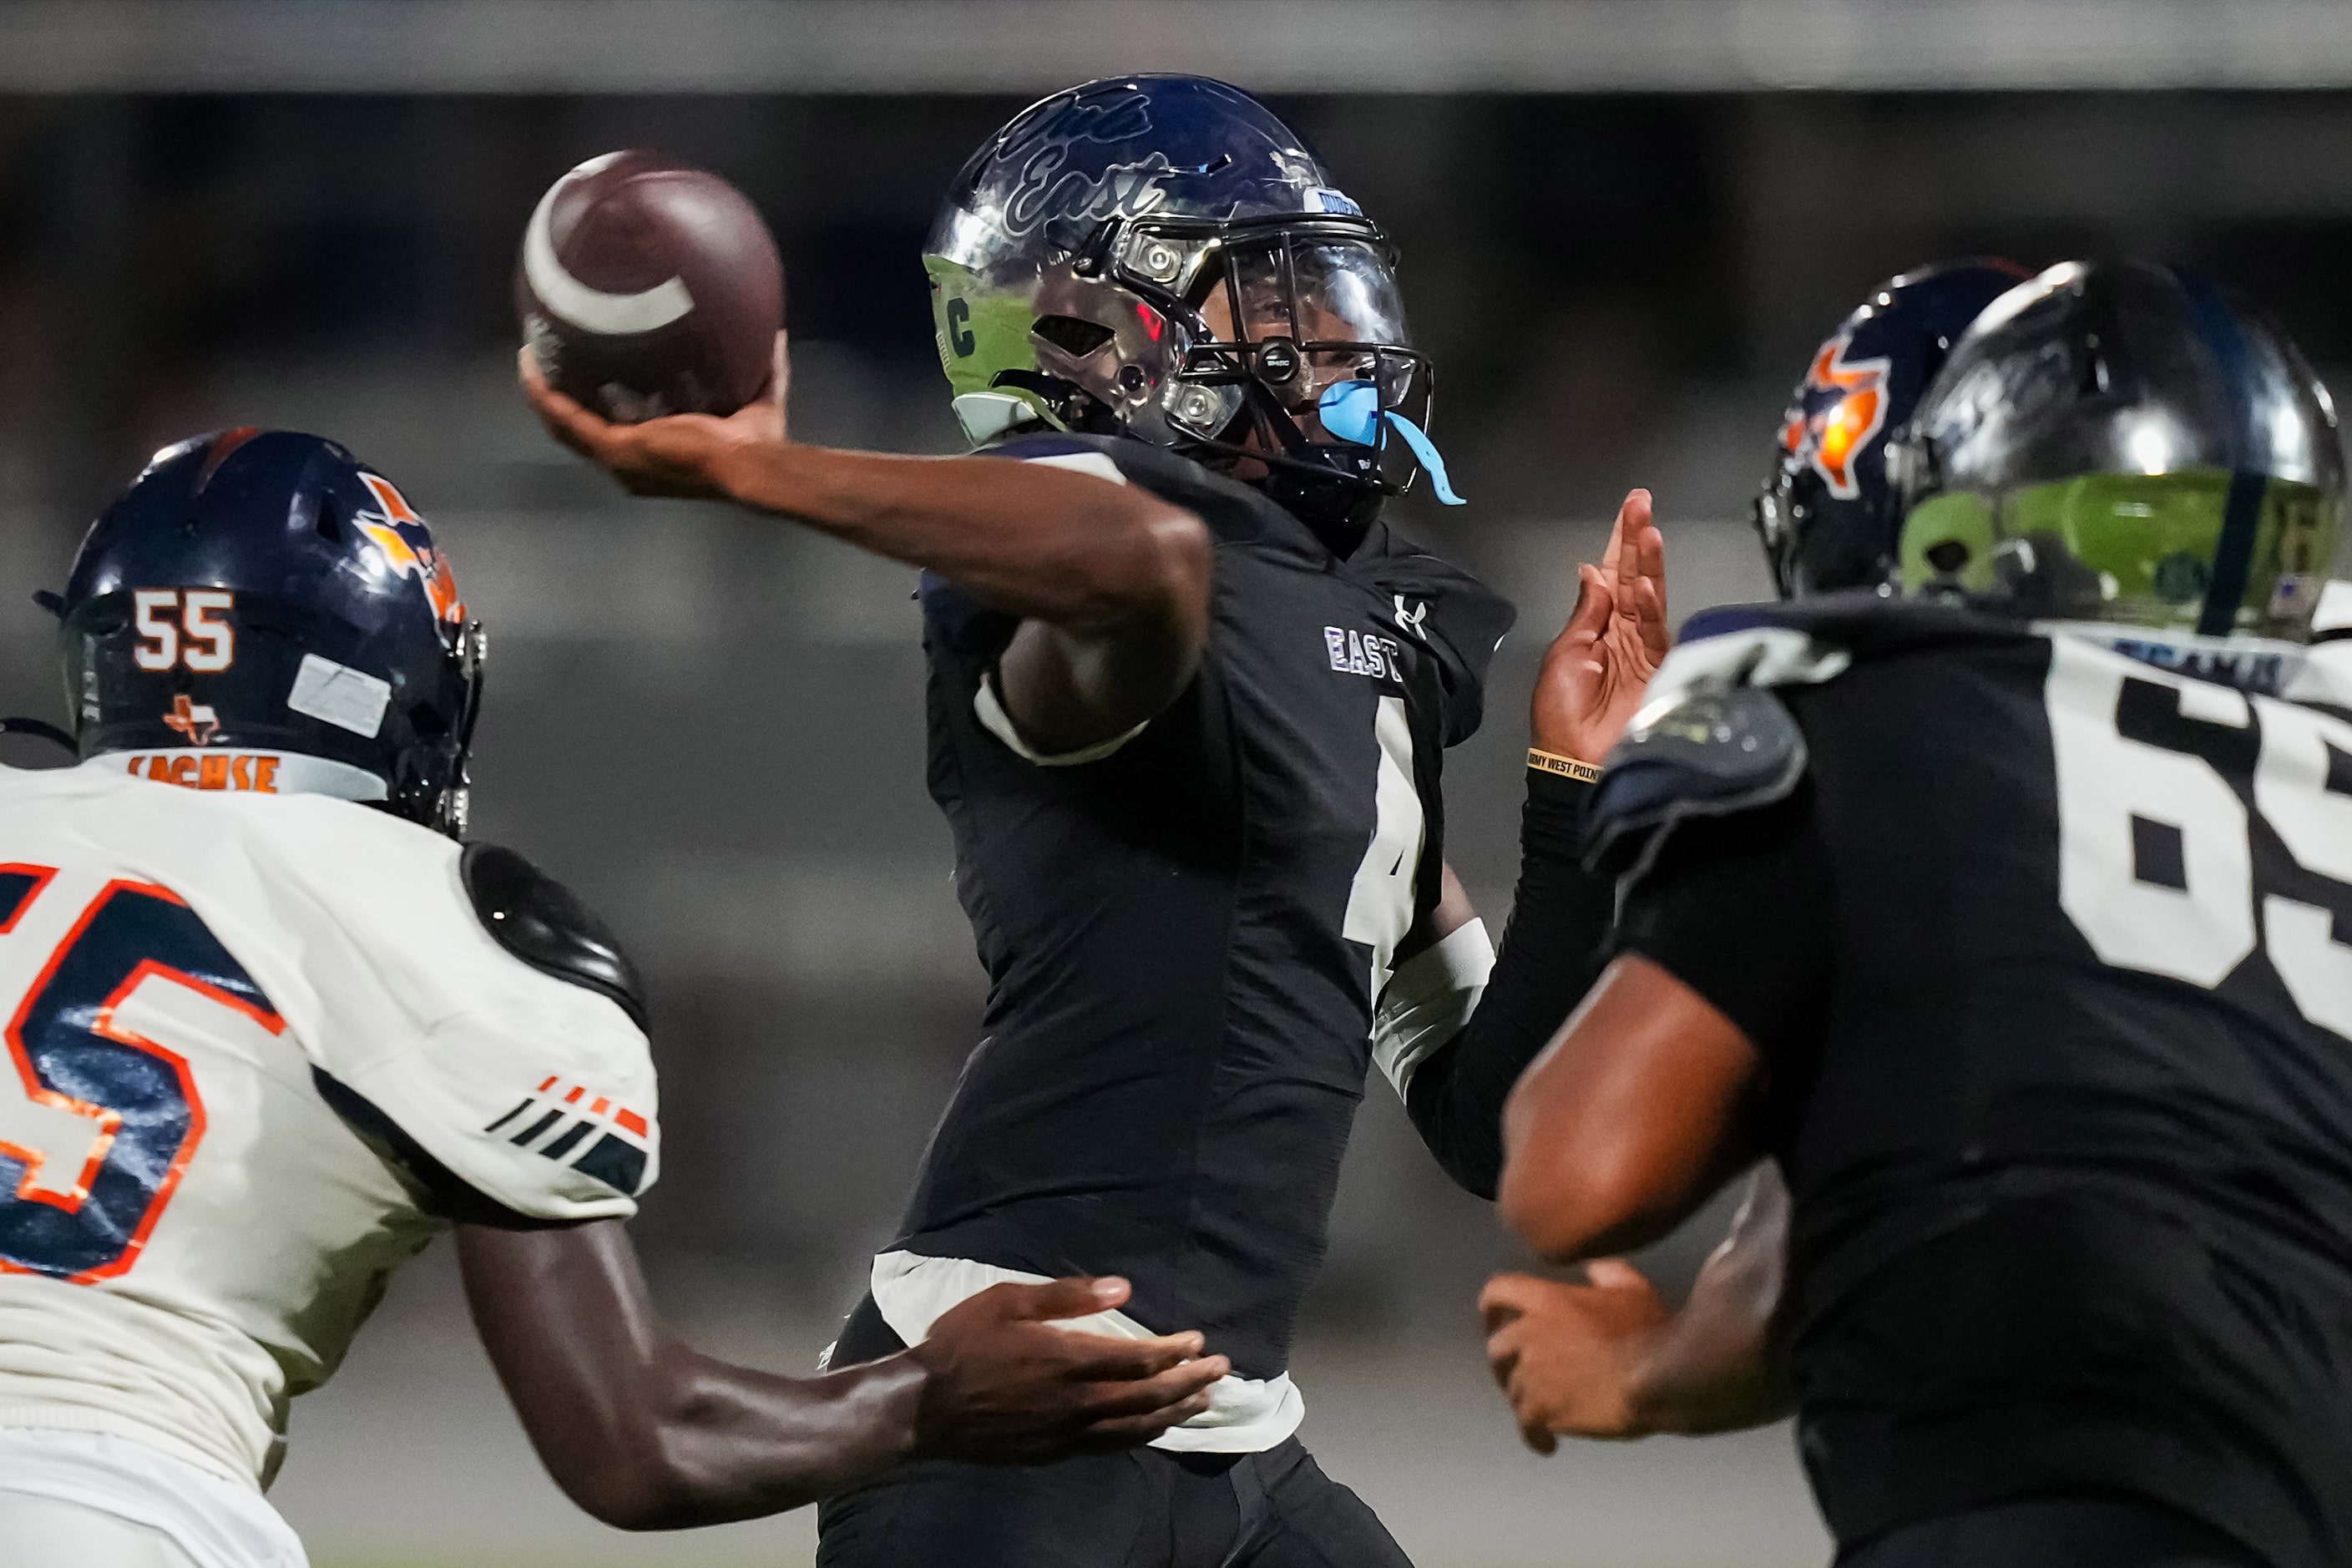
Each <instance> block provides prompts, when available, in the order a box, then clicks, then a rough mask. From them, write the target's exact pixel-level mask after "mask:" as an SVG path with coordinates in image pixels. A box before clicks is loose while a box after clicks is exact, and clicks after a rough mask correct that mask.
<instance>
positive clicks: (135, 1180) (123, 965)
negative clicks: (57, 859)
mask: <svg viewBox="0 0 2352 1568" xmlns="http://www.w3.org/2000/svg"><path fill="white" fill-rule="evenodd" d="M56 877H57V871H56V870H55V869H54V868H50V867H46V866H23V865H6V866H0V939H6V940H9V941H21V940H24V939H23V937H22V935H20V934H19V931H20V928H21V927H22V926H23V924H24V921H25V919H26V915H27V914H28V913H30V912H31V910H33V908H34V906H35V904H36V903H37V901H38V900H40V898H41V896H42V895H43V893H45V892H46V891H47V889H48V887H49V884H50V883H51V881H53V880H54V879H56ZM50 929H54V927H52V928H50ZM26 967H29V964H27V965H26ZM8 968H9V970H11V971H13V972H16V973H22V970H21V969H20V968H19V966H17V965H16V964H14V963H11V964H9V965H8ZM213 1007H226V1008H229V1009H231V1010H233V1011H234V1012H235V1013H236V1014H240V1015H242V1016H244V1017H245V1018H246V1019H249V1020H251V1021H252V1022H253V1023H256V1024H258V1025H259V1026H261V1027H262V1028H264V1029H266V1030H268V1032H269V1033H271V1034H277V1033H278V1032H279V1031H280V1030H282V1029H284V1028H285V1027H286V1024H285V1020H284V1019H282V1018H280V1017H279V1016H278V1011H277V1009H276V1008H274V1007H272V1006H271V1005H270V1003H269V998H268V997H267V996H264V995H263V994H261V990H260V988H259V987H258V986H257V985H255V984H254V983H253V981H252V979H251V977H250V976H248V975H247V973H245V971H244V970H243V969H242V968H241V967H239V966H238V964H237V963H236V960H235V959H233V958H231V957H230V956H229V955H228V953H227V952H226V950H225V949H224V948H222V946H221V944H220V942H219V941H218V940H217V939H215V937H214V935H213V933H212V932H211V931H208V930H206V929H205V923H204V921H201V920H199V919H197V918H196V914H195V911H194V910H191V909H190V908H188V906H187V904H186V903H185V902H184V900H182V899H181V898H180V896H179V895H178V894H176V893H174V892H173V891H172V890H171V889H167V888H163V887H159V886H157V885H155V884H154V883H152V882H134V881H117V882H110V883H109V884H107V886H106V887H105V889H103V890H101V891H100V893H99V894H98V896H97V897H96V898H94V899H92V900H90V901H89V903H88V904H87V905H86V906H84V907H83V908H82V910H81V911H80V913H79V916H78V917H77V918H75V919H74V921H73V922H72V925H71V927H70V928H69V929H68V931H66V932H65V934H64V936H63V937H62V938H61V939H60V940H58V942H57V944H56V946H55V947H54V948H53V949H51V950H50V952H48V955H47V959H46V960H45V961H43V962H41V963H40V965H39V968H38V970H37V973H36V974H35V977H34V978H33V980H32V982H31V984H28V985H27V986H26V988H25V993H24V994H23V996H22V997H21V998H19V999H18V1001H17V1003H16V1008H15V1010H14V1012H13V1013H12V1014H11V1015H10V1016H9V1018H8V1026H7V1031H6V1040H7V1047H8V1057H9V1067H8V1068H0V1270H5V1271H8V1272H14V1273H30V1274H46V1275H48V1276H51V1277H52V1278H57V1279H69V1280H72V1281H73V1282H75V1283H77V1284H87V1283H89V1281H91V1280H96V1279H108V1278H110V1277H111V1276H113V1275H117V1274H120V1273H121V1272H122V1271H123V1270H125V1269H127V1268H130V1267H131V1264H132V1263H134V1262H135V1261H137V1259H138V1257H139V1249H140V1248H141V1247H142V1246H143V1245H145V1243H146V1240H147V1237H148V1234H149V1233H150V1232H151V1231H152V1230H153V1229H154V1228H155V1222H156V1221H157V1220H158V1219H159V1218H161V1217H162V1216H163V1210H164V1207H165V1205H168V1204H170V1202H171V1201H172V1194H173V1189H175V1188H176V1187H177V1186H178V1185H179V1182H180V1177H181V1175H182V1173H184V1172H185V1171H186V1170H187V1168H188V1162H189V1161H190V1160H192V1159H194V1157H195V1152H196V1146H197V1145H198V1144H199V1143H201V1142H203V1141H204V1136H205V1104H204V1100H203V1098H202V1097H201V1096H199V1095H198V1094H197V1092H196V1082H195V1078H194V1074H193V1073H191V1072H190V1071H189V1068H188V1064H187V1061H186V1059H185V1058H183V1057H181V1056H180V1055H179V1054H178V1053H177V1052H175V1051H173V1050H171V1049H169V1048H167V1047H164V1046H162V1045H159V1044H158V1043H157V1042H156V1041H155V1040H154V1039H152V1038H151V1037H149V1036H147V1035H145V1034H142V1033H141V1032H140V1027H139V1026H145V1027H148V1028H156V1029H161V1030H163V1031H165V1032H173V1031H174V1026H175V1025H177V1026H180V1027H181V1028H187V1027H191V1026H193V1027H194V1029H195V1030H197V1031H198V1032H202V1031H203V1030H205V1028H206V1027H207V1026H208V1021H203V1020H192V1019H191V1018H190V1015H189V1009H190V1008H196V1009H209V1008H213ZM11 1068H13V1071H12V1070H10V1069H11Z"/></svg>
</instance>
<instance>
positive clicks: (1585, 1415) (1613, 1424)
mask: <svg viewBox="0 0 2352 1568" xmlns="http://www.w3.org/2000/svg"><path fill="white" fill-rule="evenodd" d="M1585 1279H1586V1282H1585V1283H1583V1284H1580V1285H1579V1284H1571V1283H1569V1282H1566V1281H1562V1280H1558V1279H1538V1278H1537V1277H1536V1276H1535V1275H1532V1274H1497V1275H1496V1276H1495V1277H1494V1278H1493V1279H1489V1280H1488V1281H1487V1282H1486V1289H1485V1290H1483V1291H1481V1292H1480V1293H1479V1296H1478V1310H1479V1313H1480V1315H1481V1316H1482V1317H1483V1318H1484V1319H1485V1320H1486V1361H1487V1364H1488V1365H1489V1366H1491V1367H1492V1368H1493V1369H1494V1373H1495V1381H1496V1383H1497V1384H1500V1385H1501V1386H1502V1390H1503V1393H1504V1394H1505V1396H1506V1397H1507V1398H1508V1399H1509V1400H1510V1402H1511V1415H1513V1416H1514V1417H1515V1418H1516V1419H1517V1421H1518V1424H1519V1436H1521V1437H1522V1438H1524V1439H1525V1440H1526V1442H1527V1445H1528V1447H1530V1448H1533V1449H1534V1450H1535V1451H1536V1452H1537V1453H1538V1454H1549V1453H1550V1452H1551V1451H1552V1450H1553V1449H1554V1448H1555V1447H1558V1439H1559V1437H1561V1436H1572V1437H1621V1438H1622V1437H1639V1436H1643V1434H1644V1433H1646V1432H1647V1431H1648V1430H1649V1429H1650V1428H1649V1427H1648V1426H1646V1425H1645V1424H1644V1423H1643V1419H1642V1415H1641V1410H1640V1405H1639V1401H1638V1400H1637V1398H1636V1397H1635V1390H1636V1387H1637V1380H1638V1378H1639V1375H1640V1373H1641V1369H1642V1364H1643V1358H1644V1357H1645V1356H1646V1355H1647V1354H1648V1352H1650V1350H1651V1349H1652V1347H1653V1346H1654V1343H1655V1341H1656V1339H1657V1336H1658V1334H1659V1332H1660V1331H1662V1330H1663V1329H1664V1327H1665V1325H1666V1322H1667V1321H1668V1314H1667V1311H1666V1307H1665V1303H1664V1301H1662V1300H1659V1299H1658V1292H1657V1289H1656V1287H1654V1286H1653V1285H1652V1284H1651V1283H1650V1281H1649V1279H1647V1278H1646V1277H1644V1276H1643V1273H1642V1271H1641V1270H1640V1269H1638V1268H1634V1267H1633V1265H1632V1264H1630V1263H1627V1262H1625V1261H1624V1260H1623V1259H1622V1258H1602V1259H1600V1260H1598V1261H1596V1262H1593V1263H1591V1264H1588V1265H1586V1267H1585Z"/></svg>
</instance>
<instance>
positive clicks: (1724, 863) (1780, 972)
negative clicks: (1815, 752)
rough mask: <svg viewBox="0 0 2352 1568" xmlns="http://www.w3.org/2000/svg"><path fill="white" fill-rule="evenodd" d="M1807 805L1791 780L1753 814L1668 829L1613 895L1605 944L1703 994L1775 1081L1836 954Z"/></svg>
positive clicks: (1802, 1050) (1820, 1004)
mask: <svg viewBox="0 0 2352 1568" xmlns="http://www.w3.org/2000/svg"><path fill="white" fill-rule="evenodd" d="M1812 803H1813V792H1812V789H1811V786H1810V785H1801V786H1800V787H1799V788H1798V790H1797V792H1796V794H1795V795H1792V796H1790V798H1789V799H1787V800H1785V801H1782V802H1780V804H1778V805H1771V806H1768V807H1766V808H1764V809H1763V810H1760V811H1749V812H1742V813H1739V814H1738V815H1737V816H1726V817H1719V818H1711V819H1709V818H1702V819H1698V820H1695V821H1689V822H1685V823H1683V824H1681V825H1680V826H1675V827H1674V828H1671V829H1669V830H1668V837H1667V838H1666V841H1665V843H1664V845H1663V846H1661V847H1660V849H1659V852H1658V856H1657V858H1656V860H1655V861H1654V863H1653V864H1652V865H1651V867H1650V868H1649V869H1648V870H1647V871H1646V872H1644V873H1643V876H1642V877H1641V879H1639V880H1638V881H1637V882H1635V883H1634V884H1633V887H1632V888H1631V889H1629V890H1628V891H1627V893H1626V895H1625V903H1624V907H1623V908H1622V910H1619V911H1618V927H1617V937H1616V942H1615V944H1614V948H1615V951H1616V952H1632V953H1639V954H1640V955H1641V956H1643V958H1646V959H1649V960H1650V961H1651V962H1652V963H1656V964H1658V965H1659V966H1660V967H1662V968H1664V969H1665V970H1666V971H1667V972H1668V973H1672V974H1673V975H1674V977H1675V979H1677V980H1679V981H1681V982H1682V983H1683V984H1685V985H1687V986H1689V987H1690V988H1691V989H1692V990H1694V991H1696V992H1697V993H1698V994H1700V995H1701V996H1704V997H1706V1000H1707V1002H1708V1003H1709V1004H1710V1005H1713V1006H1714V1007H1715V1008H1716V1010H1717V1011H1718V1012H1720V1013H1721V1014H1723V1016H1725V1017H1727V1018H1729V1019H1730V1020H1731V1021H1732V1022H1733V1023H1735V1024H1737V1025H1738V1026H1739V1029H1740V1032H1741V1033H1742V1034H1744V1035H1746V1036H1747V1037H1748V1043H1749V1044H1751V1045H1753V1046H1754V1047H1756V1050H1757V1054H1758V1055H1759V1057H1760V1058H1762V1059H1763V1061H1764V1063H1765V1066H1766V1068H1767V1070H1768V1072H1769V1075H1770V1076H1771V1077H1772V1078H1773V1079H1776V1080H1779V1081H1780V1083H1782V1084H1783V1085H1785V1084H1786V1083H1787V1081H1788V1080H1789V1079H1790V1078H1791V1077H1795V1076H1801V1074H1802V1071H1803V1069H1802V1067H1801V1061H1800V1059H1799V1058H1801V1057H1802V1056H1806V1055H1810V1053H1811V1051H1812V1049H1813V1048H1814V1047H1816V1045H1817V1043H1818V1042H1819V1040H1820V1038H1821V1033H1822V1024H1823V1022H1824V1020H1825V1018H1826V1016H1827V1010H1828V1004H1829V988H1830V980H1831V971H1832V959H1833V955H1834V953H1835V951H1836V934H1835V923H1834V922H1835V916H1836V910H1835V905H1834V900H1833V897H1832V891H1833V889H1832V883H1831V877H1830V867H1829V859H1828V856H1827V853H1826V851H1825V849H1824V847H1823V846H1822V838H1821V835H1820V832H1819V831H1818V829H1817V828H1816V826H1815V824H1814V821H1813V804H1812Z"/></svg>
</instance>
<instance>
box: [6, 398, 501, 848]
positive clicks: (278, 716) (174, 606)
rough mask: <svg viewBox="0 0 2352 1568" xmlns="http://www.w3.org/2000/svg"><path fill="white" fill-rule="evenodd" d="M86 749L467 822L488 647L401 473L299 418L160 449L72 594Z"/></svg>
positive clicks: (207, 780) (139, 765) (65, 606)
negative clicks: (306, 428)
mask: <svg viewBox="0 0 2352 1568" xmlns="http://www.w3.org/2000/svg"><path fill="white" fill-rule="evenodd" d="M38 597H39V598H40V601H41V603H42V604H44V605H47V606H48V607H49V608H50V609H52V610H54V611H55V612H56V613H57V614H58V616H59V617H60V619H61V620H62V621H63V623H64V627H63V644H64V647H63V655H64V665H65V679H66V700H67V703H68V709H69V710H70V711H71V713H72V715H73V722H72V735H71V738H72V741H73V742H74V745H75V749H76V750H77V751H79V753H80V754H81V755H82V756H83V757H85V758H93V757H105V758H108V759H110V760H120V761H121V763H122V764H123V765H124V766H125V767H127V768H129V769H130V770H131V771H133V772H137V773H142V775H143V776H147V777H152V778H155V779H157V780H160V781H164V782H170V783H175V784H185V785H189V786H191V787H195V788H212V789H243V790H257V791H263V792H269V793H292V792H295V791H301V792H306V793H313V794H322V795H341V796H342V797H344V798H346V799H352V800H362V801H371V802H377V803H381V804H382V805H383V806H385V807H386V808H387V809H389V810H391V811H393V812H394V813H395V814H397V815H399V816H405V817H408V818H410V819H411V820H413V821H415V822H419V823H423V824H425V826H430V827H434V828H437V829H439V830H441V831H443V832H446V833H450V834H453V835H455V834H457V833H460V832H462V831H463V828H464V826H465V816H466V787H467V753H468V752H469V751H470V749H471V746H472V742H473V730H474V721H475V718H476V716H477V714H478V710H479V707H480V702H481V682H482V659H483V652H484V641H483V637H482V630H481V626H480V623H479V622H478V621H472V620H469V619H467V615H466V608H465V605H463V604H462V603H460V602H459V600H458V597H457V584H456V582H455V580H454V578H453V577H452V576H451V574H450V571H449V563H448V562H447V560H446V559H445V558H444V557H443V555H442V554H441V552H440V551H439V550H438V549H437V548H436V547H435V545H434V542H433V536H432V534H431V532H430V531H428V530H427V529H426V528H425V521H424V519H423V518H421V517H419V516H418V515H417V514H416V512H415V510H413V509H412V508H411V507H410V506H409V504H408V502H407V500H405V499H404V498H403V496H402V495H401V493H400V491H399V490H398V489H395V488H394V486H393V484H392V482H391V481H390V480H389V479H385V478H383V476H382V475H381V474H378V473H376V472H374V471H373V470H372V469H370V468H368V467H367V466H366V465H365V464H363V463H362V462H360V460H359V459H358V458H354V457H352V454H351V453H349V452H347V451H345V450H344V449H343V448H342V447H340V446H338V445H336V444H335V443H334V442H332V441H329V440H325V439H323V438H321V437H317V436H304V435H299V434H296V433H295V432H293V431H289V430H268V431H262V430H252V429H239V430H230V431H226V432H222V433H220V434H217V435H210V436H199V437H195V438H194V439H192V440H187V441H183V442H180V443H179V444H178V445H176V446H173V447H166V448H164V449H163V451H161V452H158V453H157V454H156V455H155V457H154V458H153V460H152V461H151V462H150V463H149V464H148V465H147V468H146V469H145V470H144V471H143V472H142V473H141V474H140V476H139V478H138V479H137V480H136V481H135V482H134V483H133V484H132V485H131V488H130V489H128V490H126V491H125V492H124V493H123V494H122V496H121V498H120V499H118V500H116V501H115V502H114V504H113V505H111V506H110V507H108V508H107V510H106V511H105V512H104V514H103V515H101V516H100V518H99V520H98V521H97V522H96V523H95V524H94V525H93V526H92V527H91V529H90V531H89V536H88V537H87V538H86V539H84V540H83V542H82V546H81V551H80V553H79V555H77V556H76V557H75V560H74V564H73V571H72V574H71V576H70V577H69V579H68V582H67V584H66V591H65V593H64V594H63V595H47V594H44V595H38Z"/></svg>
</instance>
